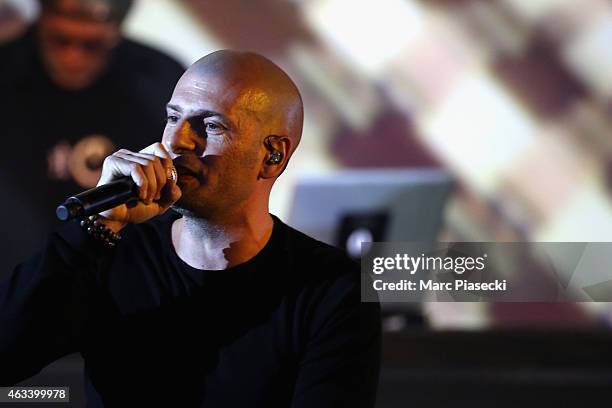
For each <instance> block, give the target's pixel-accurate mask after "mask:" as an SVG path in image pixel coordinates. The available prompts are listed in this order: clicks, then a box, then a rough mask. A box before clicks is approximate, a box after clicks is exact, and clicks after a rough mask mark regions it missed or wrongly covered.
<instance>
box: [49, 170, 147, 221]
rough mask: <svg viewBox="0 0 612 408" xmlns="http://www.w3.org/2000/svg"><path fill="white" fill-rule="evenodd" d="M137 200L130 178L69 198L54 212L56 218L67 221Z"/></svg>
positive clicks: (133, 183)
mask: <svg viewBox="0 0 612 408" xmlns="http://www.w3.org/2000/svg"><path fill="white" fill-rule="evenodd" d="M137 199H138V186H137V184H136V183H135V182H134V180H132V179H131V178H130V177H122V178H120V179H117V180H115V181H111V182H110V183H108V184H104V185H102V186H99V187H94V188H92V189H90V190H87V191H84V192H82V193H80V194H77V195H75V196H72V197H70V198H69V199H67V200H66V201H65V202H64V203H62V204H61V205H59V206H58V207H57V209H56V210H55V214H56V215H57V218H59V219H60V220H62V221H68V220H70V219H73V218H76V217H86V216H89V215H92V214H97V213H100V212H102V211H106V210H110V209H111V208H115V207H117V206H119V205H121V204H128V205H129V204H130V203H129V202H130V201H136V200H137Z"/></svg>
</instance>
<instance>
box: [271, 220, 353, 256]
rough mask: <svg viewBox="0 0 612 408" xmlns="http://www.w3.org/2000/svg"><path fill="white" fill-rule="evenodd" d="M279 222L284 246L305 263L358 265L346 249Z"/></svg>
mask: <svg viewBox="0 0 612 408" xmlns="http://www.w3.org/2000/svg"><path fill="white" fill-rule="evenodd" d="M279 221H280V220H279ZM280 222H281V224H282V226H283V230H284V231H283V234H284V236H283V239H284V247H285V248H286V249H287V250H288V251H289V252H291V253H293V254H294V255H295V256H296V258H298V259H302V260H303V261H304V262H306V263H310V262H315V263H318V264H320V265H321V266H325V265H328V266H332V265H339V264H342V265H351V266H356V265H358V264H357V262H355V261H354V260H352V259H351V258H350V257H349V256H348V254H347V253H346V251H344V250H342V249H340V248H338V247H335V246H332V245H329V244H327V243H325V242H322V241H319V240H318V239H316V238H313V237H311V236H309V235H306V234H305V233H303V232H301V231H299V230H297V229H295V228H293V227H291V226H290V225H288V224H286V223H284V222H282V221H280Z"/></svg>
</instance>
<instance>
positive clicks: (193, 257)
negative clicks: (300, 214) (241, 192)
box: [172, 212, 274, 270]
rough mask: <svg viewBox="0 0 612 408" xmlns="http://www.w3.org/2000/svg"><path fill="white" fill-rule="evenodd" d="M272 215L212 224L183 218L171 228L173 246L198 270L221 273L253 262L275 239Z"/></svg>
mask: <svg viewBox="0 0 612 408" xmlns="http://www.w3.org/2000/svg"><path fill="white" fill-rule="evenodd" d="M273 225H274V221H273V219H272V217H271V216H270V214H269V213H267V212H265V214H258V215H256V216H255V215H251V216H250V217H246V216H237V217H232V218H230V219H227V220H224V221H223V222H219V221H217V222H213V221H211V220H209V219H205V218H199V217H197V216H195V215H191V214H184V215H183V217H182V218H179V219H177V220H176V221H174V224H173V225H172V243H173V245H174V249H175V250H176V253H177V255H178V256H179V258H181V259H182V260H183V261H184V262H185V263H186V264H188V265H189V266H191V267H194V268H196V269H204V270H222V269H227V268H231V267H233V266H236V265H239V264H241V263H244V262H246V261H248V260H249V259H251V258H253V257H254V256H255V255H256V254H257V253H258V252H259V251H261V249H262V248H263V247H264V246H265V245H266V243H267V242H268V240H269V239H270V236H271V235H272V228H273Z"/></svg>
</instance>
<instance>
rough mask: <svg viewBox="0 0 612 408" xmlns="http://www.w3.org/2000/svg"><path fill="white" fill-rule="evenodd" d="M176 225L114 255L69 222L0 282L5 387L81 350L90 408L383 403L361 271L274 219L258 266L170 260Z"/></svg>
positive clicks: (133, 240)
mask: <svg viewBox="0 0 612 408" xmlns="http://www.w3.org/2000/svg"><path fill="white" fill-rule="evenodd" d="M178 217H179V215H178V214H176V213H174V212H169V213H167V214H166V215H164V216H161V217H158V218H156V219H154V220H152V221H149V222H147V223H144V224H141V225H132V226H129V227H128V228H126V229H125V230H124V231H122V235H123V237H124V238H123V240H122V241H121V243H120V244H119V245H118V247H117V248H116V249H114V250H105V249H103V248H101V247H100V246H99V244H98V243H96V242H94V241H92V240H91V239H90V238H89V237H88V236H87V235H86V234H85V233H84V232H83V231H81V228H80V227H78V226H77V225H76V224H72V225H68V226H67V227H65V228H64V230H63V231H61V232H60V233H59V234H56V235H54V236H52V237H51V239H50V240H49V242H48V244H47V246H46V249H45V251H43V253H42V255H40V256H39V257H38V258H36V259H33V260H31V261H29V262H28V263H26V264H23V265H20V267H18V268H17V270H16V271H15V272H14V274H13V276H12V278H11V279H10V280H9V281H8V282H5V283H4V284H2V285H0V299H3V298H4V299H8V300H5V301H2V300H0V361H3V364H2V365H1V366H0V385H8V384H9V383H13V382H15V381H19V380H20V379H22V378H25V377H27V376H30V375H32V374H33V373H34V372H35V371H36V370H38V369H40V368H41V367H42V366H44V364H47V363H49V362H50V361H53V360H54V359H57V358H58V357H60V356H61V355H65V354H67V353H70V352H74V351H81V353H82V355H83V357H84V359H85V370H86V378H87V388H88V389H87V393H88V400H89V403H90V404H91V406H111V407H112V406H153V405H156V406H180V407H192V406H193V407H199V406H203V407H277V406H280V407H289V406H294V407H309V408H310V407H317V408H324V407H345V406H346V407H349V406H350V407H373V406H374V397H375V390H376V386H377V379H378V369H379V363H380V355H379V353H380V314H379V305H378V304H376V303H362V302H360V293H361V292H360V276H361V275H360V272H359V266H358V265H357V264H356V263H354V262H353V261H352V260H350V259H349V258H348V257H347V256H346V255H345V254H344V253H343V252H342V251H340V250H339V249H336V248H333V247H331V246H329V245H326V244H324V243H321V242H319V241H316V240H314V239H312V238H309V237H307V236H306V235H304V234H302V233H300V232H298V231H296V230H294V229H292V228H291V227H289V226H287V225H285V224H284V223H282V222H281V221H280V220H279V219H278V218H276V217H274V229H273V232H272V235H271V238H270V240H269V241H268V243H267V244H266V245H265V247H264V248H263V249H262V250H261V251H260V252H259V253H258V254H257V255H256V256H255V257H253V258H252V259H251V260H249V261H247V262H245V263H243V264H241V265H238V266H236V267H233V268H229V269H227V270H222V271H204V270H198V269H195V268H192V267H190V266H189V265H187V264H185V263H184V262H183V261H182V260H181V259H180V258H179V257H178V256H177V254H176V252H175V251H174V248H173V245H172V242H171V235H170V228H171V225H172V222H173V221H174V220H175V219H177V218H178ZM26 305H27V306H26ZM160 404H161V405H160Z"/></svg>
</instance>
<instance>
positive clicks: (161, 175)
mask: <svg viewBox="0 0 612 408" xmlns="http://www.w3.org/2000/svg"><path fill="white" fill-rule="evenodd" d="M151 163H152V165H153V170H154V171H155V180H156V181H157V189H156V190H155V198H154V199H155V200H159V198H160V197H161V191H162V188H163V187H164V185H165V184H166V181H167V180H168V177H167V175H166V169H165V168H164V166H163V164H162V162H161V159H160V158H159V157H157V156H155V158H154V159H153V160H152V161H151Z"/></svg>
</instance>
